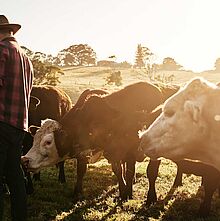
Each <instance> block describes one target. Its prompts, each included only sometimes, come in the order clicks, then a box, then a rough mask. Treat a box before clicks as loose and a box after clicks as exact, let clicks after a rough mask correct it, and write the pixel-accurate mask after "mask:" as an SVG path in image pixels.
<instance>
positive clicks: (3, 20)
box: [0, 15, 21, 34]
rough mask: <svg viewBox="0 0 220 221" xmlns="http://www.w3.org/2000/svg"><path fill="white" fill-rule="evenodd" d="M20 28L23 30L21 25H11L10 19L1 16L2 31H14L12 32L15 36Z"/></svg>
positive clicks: (0, 25) (0, 27)
mask: <svg viewBox="0 0 220 221" xmlns="http://www.w3.org/2000/svg"><path fill="white" fill-rule="evenodd" d="M20 28H21V25H19V24H10V23H9V21H8V19H7V18H6V17H5V16H4V15H0V30H1V29H9V30H12V32H13V33H14V34H15V33H16V32H17V31H18V30H19V29H20Z"/></svg>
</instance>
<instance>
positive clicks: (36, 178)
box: [33, 172, 41, 181]
mask: <svg viewBox="0 0 220 221" xmlns="http://www.w3.org/2000/svg"><path fill="white" fill-rule="evenodd" d="M33 179H34V180H35V181H40V180H41V179H40V172H39V173H35V174H34V175H33Z"/></svg>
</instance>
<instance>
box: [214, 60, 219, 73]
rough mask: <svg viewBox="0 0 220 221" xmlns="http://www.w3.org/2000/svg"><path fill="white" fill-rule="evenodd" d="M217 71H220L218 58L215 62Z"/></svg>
mask: <svg viewBox="0 0 220 221" xmlns="http://www.w3.org/2000/svg"><path fill="white" fill-rule="evenodd" d="M215 70H216V71H220V58H217V59H216V61H215Z"/></svg>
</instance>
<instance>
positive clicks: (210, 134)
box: [140, 78, 220, 170]
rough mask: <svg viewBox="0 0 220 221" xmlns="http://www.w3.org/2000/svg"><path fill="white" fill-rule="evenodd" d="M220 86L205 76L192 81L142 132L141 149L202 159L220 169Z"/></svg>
mask: <svg viewBox="0 0 220 221" xmlns="http://www.w3.org/2000/svg"><path fill="white" fill-rule="evenodd" d="M219 101H220V88H219V87H218V86H217V85H215V84H214V83H211V82H209V81H207V80H205V79H203V78H194V79H192V80H191V81H189V82H188V83H187V84H186V85H185V86H184V87H183V88H182V89H181V90H179V92H178V93H176V94H175V95H173V96H171V97H170V98H169V99H168V100H167V101H166V102H165V104H164V107H163V111H162V113H161V114H160V116H159V117H158V118H157V119H156V120H155V121H154V122H153V124H152V125H151V126H150V127H149V128H148V129H147V130H146V131H145V132H144V133H143V134H142V136H141V143H140V149H141V150H143V151H144V153H145V154H147V155H148V156H150V157H152V158H154V159H156V158H158V157H160V156H163V157H166V158H170V159H174V160H178V159H184V158H188V159H192V160H200V161H202V162H204V163H207V164H209V165H212V166H214V167H215V168H217V169H218V170H220V161H219V157H220V149H219V145H220V137H219V134H218V132H219V129H220V122H219V121H220V107H219V105H218V104H219Z"/></svg>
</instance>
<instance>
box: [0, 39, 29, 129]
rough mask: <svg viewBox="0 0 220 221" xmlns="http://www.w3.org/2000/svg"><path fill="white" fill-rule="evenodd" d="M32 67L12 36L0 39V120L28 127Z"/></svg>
mask: <svg viewBox="0 0 220 221" xmlns="http://www.w3.org/2000/svg"><path fill="white" fill-rule="evenodd" d="M32 81H33V67H32V64H31V62H30V60H29V59H28V57H27V56H26V55H25V54H24V53H23V52H22V49H21V48H20V46H19V45H18V43H17V42H16V40H15V38H14V37H8V38H5V39H3V40H2V41H0V121H2V122H5V123H7V124H10V125H12V126H14V127H17V128H19V129H22V130H27V128H28V107H29V101H30V92H31V88H32Z"/></svg>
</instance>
